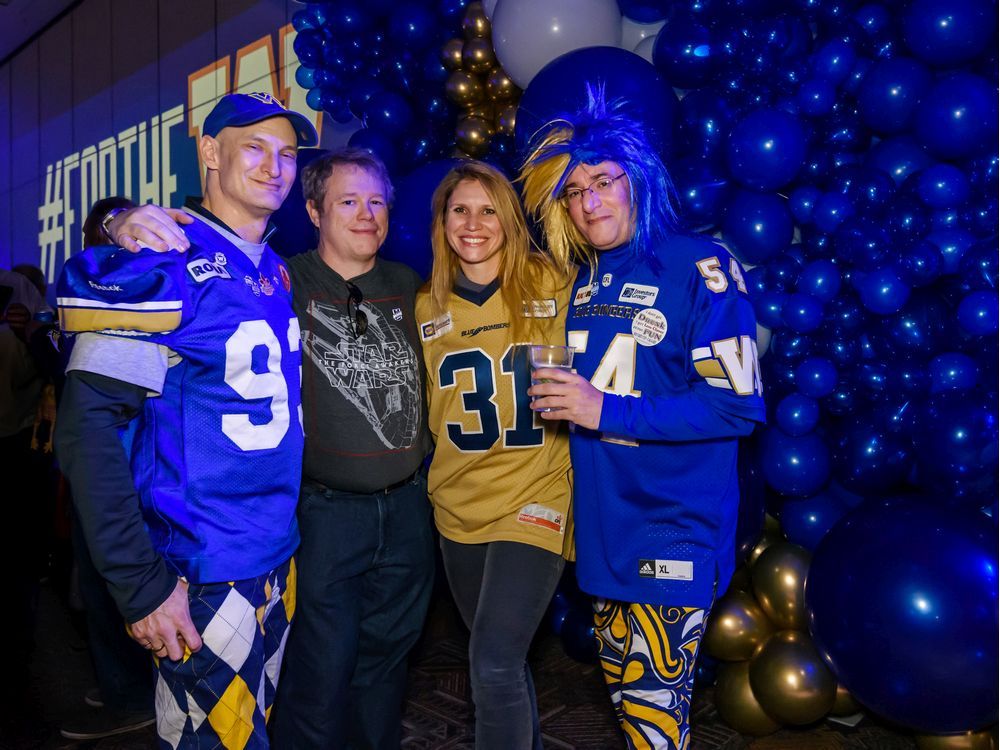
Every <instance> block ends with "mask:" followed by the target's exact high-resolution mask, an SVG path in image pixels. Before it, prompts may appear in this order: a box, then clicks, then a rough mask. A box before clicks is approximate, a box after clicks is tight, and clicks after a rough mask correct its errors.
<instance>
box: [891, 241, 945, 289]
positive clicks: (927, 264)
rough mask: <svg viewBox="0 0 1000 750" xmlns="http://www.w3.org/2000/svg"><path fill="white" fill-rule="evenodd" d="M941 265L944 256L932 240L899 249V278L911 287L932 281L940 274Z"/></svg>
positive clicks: (925, 284) (921, 285)
mask: <svg viewBox="0 0 1000 750" xmlns="http://www.w3.org/2000/svg"><path fill="white" fill-rule="evenodd" d="M943 267H944V257H943V256H942V255H941V251H940V250H938V249H937V246H936V245H935V244H934V243H933V242H929V241H927V240H923V241H921V242H918V243H916V244H915V245H911V246H910V247H907V248H904V249H903V250H901V251H900V254H899V263H898V268H899V273H900V278H901V279H902V280H903V281H904V282H905V283H907V284H909V285H910V286H911V287H923V286H927V285H928V284H931V283H933V282H934V281H936V280H937V278H938V277H939V276H940V275H941V270H942V269H943Z"/></svg>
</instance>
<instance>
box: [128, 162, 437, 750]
mask: <svg viewBox="0 0 1000 750" xmlns="http://www.w3.org/2000/svg"><path fill="white" fill-rule="evenodd" d="M302 186H303V194H304V196H305V198H306V201H307V204H306V205H307V210H308V212H309V216H310V218H311V220H312V222H313V224H314V225H315V226H316V227H317V229H318V230H319V245H318V247H317V249H316V250H315V251H313V252H309V253H305V254H302V255H297V256H294V257H292V258H291V259H290V260H289V271H290V273H291V280H292V284H293V291H294V306H295V311H296V314H297V316H298V320H299V324H300V327H301V330H302V346H303V350H304V352H305V356H304V359H305V360H306V363H305V367H304V368H303V381H302V396H303V411H304V416H305V426H306V434H307V435H308V438H307V440H306V448H305V463H304V466H303V482H302V497H301V500H300V503H299V511H298V513H299V520H300V528H301V531H302V545H301V547H300V549H299V552H298V555H297V562H298V571H299V590H298V601H297V611H296V621H295V625H294V627H293V628H292V629H291V633H290V636H289V640H288V649H287V652H286V656H287V658H286V665H285V672H284V675H283V677H282V680H281V687H280V689H279V691H278V698H277V702H276V705H275V716H274V728H273V734H274V738H275V744H276V745H277V746H279V747H282V748H320V747H321V748H342V747H350V748H377V749H379V750H383V749H384V750H388V749H389V748H392V749H393V750H395V748H398V747H399V744H400V738H401V731H402V730H401V727H402V709H403V699H404V694H405V690H406V660H407V656H408V654H409V652H410V650H411V649H412V648H413V646H414V644H415V643H416V641H417V639H418V638H419V636H420V632H421V630H422V628H423V622H424V617H425V615H426V612H427V607H428V604H429V602H430V594H431V587H432V584H433V577H434V557H433V538H432V529H431V522H430V506H429V504H428V502H427V493H426V480H425V479H424V477H423V476H422V474H421V472H420V468H421V464H422V462H423V460H424V458H425V456H426V455H427V453H428V451H429V449H430V435H429V433H428V431H427V425H426V415H425V407H424V373H423V361H422V359H421V356H420V340H419V336H418V334H417V328H416V323H415V320H414V316H413V306H414V300H415V298H416V293H417V289H418V287H419V286H420V278H419V277H418V276H417V275H416V273H414V272H413V271H412V270H411V269H410V268H408V267H407V266H404V265H402V264H399V263H393V262H390V261H384V260H381V259H380V258H379V257H378V250H379V248H380V247H381V246H382V243H383V242H385V238H386V233H387V231H388V221H389V219H388V213H389V206H390V204H391V203H392V184H391V182H390V181H389V175H388V172H387V170H386V168H385V165H384V164H382V162H381V161H380V160H379V159H378V158H377V157H375V156H373V155H372V154H370V153H369V152H367V151H362V150H358V149H341V150H340V151H335V152H332V153H330V154H327V155H325V156H322V157H320V158H318V159H316V160H314V161H313V162H311V163H310V164H309V165H308V166H307V167H306V168H305V169H304V170H303V173H302ZM174 218H180V217H176V215H174V216H170V215H167V214H166V213H164V212H163V211H162V210H161V209H159V208H156V207H155V206H143V207H141V208H139V209H136V210H134V211H131V212H127V213H124V214H123V215H122V216H119V217H112V221H111V222H110V227H109V231H110V232H111V233H112V235H113V236H115V237H116V238H117V241H119V242H122V243H128V244H130V245H133V246H134V245H135V243H136V239H139V240H141V241H142V242H144V243H148V244H150V245H152V246H154V247H159V248H161V249H166V248H167V247H186V240H185V239H184V237H183V231H182V229H181V228H180V227H179V226H177V225H176V224H175V223H174V221H173V220H172V219H174Z"/></svg>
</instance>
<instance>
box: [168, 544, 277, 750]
mask: <svg viewBox="0 0 1000 750" xmlns="http://www.w3.org/2000/svg"><path fill="white" fill-rule="evenodd" d="M188 603H189V606H190V609H191V619H192V620H193V621H194V625H195V627H196V628H197V629H198V632H199V633H201V637H202V644H203V645H202V647H201V649H199V650H198V651H197V652H196V653H192V652H191V651H185V653H184V657H183V658H182V659H181V660H180V661H171V660H170V659H156V658H155V657H154V662H155V663H156V669H157V673H158V674H157V679H156V731H157V734H158V735H159V737H160V746H161V747H162V748H172V749H176V748H218V747H221V748H226V750H234V749H240V750H241V749H242V748H266V747H268V739H267V731H266V723H267V718H268V715H269V714H270V710H271V704H272V703H273V701H274V692H275V688H276V687H277V683H278V674H279V672H280V671H281V658H282V655H283V653H284V650H285V640H286V639H287V637H288V626H289V623H290V622H291V620H292V616H293V615H294V614H295V561H294V559H291V560H288V561H287V562H285V563H284V564H282V565H281V566H279V567H278V568H276V569H274V570H272V571H271V572H270V573H267V574H265V575H261V576H258V577H256V578H250V579H247V580H243V581H230V582H229V583H209V584H191V586H190V588H189V589H188Z"/></svg>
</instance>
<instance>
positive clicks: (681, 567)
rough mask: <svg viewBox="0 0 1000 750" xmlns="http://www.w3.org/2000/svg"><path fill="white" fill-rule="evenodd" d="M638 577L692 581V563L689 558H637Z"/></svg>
mask: <svg viewBox="0 0 1000 750" xmlns="http://www.w3.org/2000/svg"><path fill="white" fill-rule="evenodd" d="M639 577H640V578H658V579H660V580H661V581H693V580H694V563H692V562H691V561H690V560H651V559H646V558H639Z"/></svg>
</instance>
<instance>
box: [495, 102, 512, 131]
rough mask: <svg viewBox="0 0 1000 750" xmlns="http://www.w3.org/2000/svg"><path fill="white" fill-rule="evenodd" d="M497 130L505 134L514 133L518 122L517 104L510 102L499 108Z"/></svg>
mask: <svg viewBox="0 0 1000 750" xmlns="http://www.w3.org/2000/svg"><path fill="white" fill-rule="evenodd" d="M496 123H497V132H498V133H503V134H504V135H514V126H515V125H516V124H517V105H516V104H508V105H507V106H506V107H501V108H500V109H499V110H497V118H496Z"/></svg>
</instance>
